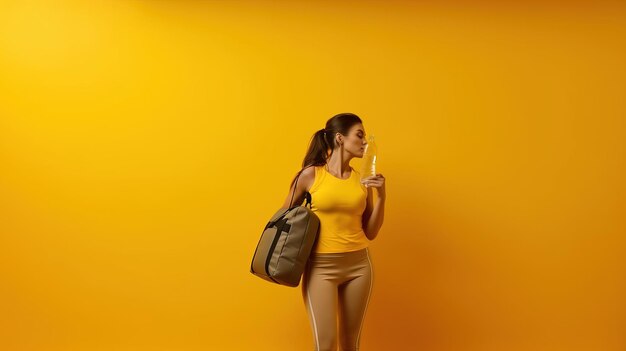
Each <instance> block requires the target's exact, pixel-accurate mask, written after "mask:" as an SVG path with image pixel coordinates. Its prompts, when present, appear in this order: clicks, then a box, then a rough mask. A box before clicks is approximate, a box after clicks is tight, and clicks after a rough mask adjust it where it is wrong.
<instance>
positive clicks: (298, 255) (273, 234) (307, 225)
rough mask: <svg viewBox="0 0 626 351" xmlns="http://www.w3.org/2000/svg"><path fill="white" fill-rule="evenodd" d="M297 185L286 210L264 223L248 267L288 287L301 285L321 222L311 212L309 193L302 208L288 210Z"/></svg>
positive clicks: (278, 212)
mask: <svg viewBox="0 0 626 351" xmlns="http://www.w3.org/2000/svg"><path fill="white" fill-rule="evenodd" d="M298 178H300V176H298ZM297 185H298V179H296V185H295V186H294V194H292V195H291V201H290V203H289V208H288V209H285V208H281V209H279V210H278V211H277V212H276V213H275V214H274V215H273V216H272V218H271V219H270V221H269V222H267V225H266V226H265V228H264V229H263V233H262V234H261V239H259V243H258V244H257V247H256V250H255V251H254V257H253V258H252V263H251V264H250V272H251V273H252V274H254V275H256V276H258V277H261V278H263V279H265V280H267V281H270V282H272V283H277V284H281V285H286V286H290V287H296V286H298V285H299V284H300V280H301V278H302V272H304V266H305V265H306V262H307V261H308V259H309V256H310V254H311V250H312V249H313V246H314V245H315V243H316V239H317V235H318V234H319V229H320V220H319V218H318V217H317V215H316V214H315V213H314V212H313V211H311V201H312V199H311V194H310V193H309V192H306V193H305V197H306V203H305V205H304V206H301V205H297V206H293V207H292V206H291V204H292V202H293V196H294V195H295V189H296V186H297ZM307 205H308V206H309V207H308V208H307Z"/></svg>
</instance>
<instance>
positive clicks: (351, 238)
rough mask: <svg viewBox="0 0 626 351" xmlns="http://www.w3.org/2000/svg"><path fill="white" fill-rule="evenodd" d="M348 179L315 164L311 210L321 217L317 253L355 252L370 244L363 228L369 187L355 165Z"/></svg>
mask: <svg viewBox="0 0 626 351" xmlns="http://www.w3.org/2000/svg"><path fill="white" fill-rule="evenodd" d="M350 169H351V170H352V171H351V172H350V177H349V178H348V179H341V178H337V177H335V176H334V175H332V174H330V173H328V171H327V170H326V168H325V166H315V181H314V182H313V185H311V189H309V193H310V194H311V198H312V201H311V211H313V212H314V213H315V214H316V215H317V216H318V217H319V219H320V232H319V234H318V238H317V243H316V244H315V246H314V247H313V249H312V252H314V253H332V252H347V251H356V250H360V249H363V248H366V247H368V246H369V242H370V240H369V239H368V238H367V237H366V236H365V232H364V231H363V224H362V223H361V219H362V218H363V212H364V211H365V207H366V200H367V188H366V187H365V185H363V184H361V182H360V175H359V173H358V172H357V171H356V170H355V169H354V168H352V167H350Z"/></svg>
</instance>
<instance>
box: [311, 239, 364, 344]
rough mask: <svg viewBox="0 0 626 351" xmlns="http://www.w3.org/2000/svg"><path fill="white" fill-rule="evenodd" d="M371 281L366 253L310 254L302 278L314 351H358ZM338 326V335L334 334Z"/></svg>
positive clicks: (358, 251)
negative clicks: (339, 347)
mask: <svg viewBox="0 0 626 351" xmlns="http://www.w3.org/2000/svg"><path fill="white" fill-rule="evenodd" d="M373 281H374V272H373V268H372V262H371V260H370V256H369V249H368V248H364V249H361V250H357V251H350V252H340V253H313V254H312V255H311V256H310V258H309V260H308V261H307V264H306V266H305V269H304V272H303V278H302V297H303V298H304V304H305V305H306V309H307V314H308V315H309V320H310V322H311V329H312V331H313V337H314V340H315V344H314V350H315V351H336V350H337V340H339V344H340V345H341V350H343V351H357V350H359V338H360V336H361V329H362V327H363V320H364V319H365V312H366V310H367V305H368V304H369V300H370V295H371V292H372V286H373ZM337 326H339V333H337Z"/></svg>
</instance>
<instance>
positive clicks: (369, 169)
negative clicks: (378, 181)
mask: <svg viewBox="0 0 626 351" xmlns="http://www.w3.org/2000/svg"><path fill="white" fill-rule="evenodd" d="M376 152H377V150H376V142H374V135H370V137H369V138H368V139H367V145H366V146H365V151H364V152H363V163H362V166H361V180H364V179H365V178H367V177H371V176H375V175H376Z"/></svg>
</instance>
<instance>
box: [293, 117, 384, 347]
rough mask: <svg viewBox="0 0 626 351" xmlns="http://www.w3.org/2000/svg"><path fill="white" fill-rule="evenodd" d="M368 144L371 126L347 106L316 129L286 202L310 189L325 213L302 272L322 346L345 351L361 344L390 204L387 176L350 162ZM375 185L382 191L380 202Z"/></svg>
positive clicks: (314, 206) (309, 309) (314, 328)
mask: <svg viewBox="0 0 626 351" xmlns="http://www.w3.org/2000/svg"><path fill="white" fill-rule="evenodd" d="M366 145H367V141H366V138H365V128H364V127H363V124H362V122H361V119H360V118H359V117H358V116H357V115H355V114H352V113H341V114H338V115H336V116H334V117H332V118H331V119H329V120H328V121H327V122H326V127H325V128H323V129H320V130H319V131H317V132H316V133H315V135H314V136H313V139H312V141H311V144H310V146H309V149H308V151H307V154H306V156H305V158H304V162H303V167H302V170H300V172H298V174H296V176H295V177H294V180H293V181H292V182H291V189H290V191H289V195H288V196H287V199H286V200H285V204H284V205H283V208H289V204H290V203H291V197H292V196H293V197H294V202H293V203H294V204H301V203H302V202H303V201H304V198H305V193H306V192H309V193H310V194H311V197H312V203H311V210H312V211H313V212H315V214H316V215H317V216H318V217H319V219H320V232H319V235H318V237H317V240H316V242H315V244H314V245H313V249H312V252H311V256H310V257H309V260H308V261H307V264H306V266H305V269H304V273H303V276H302V297H303V298H304V303H305V306H306V308H307V313H308V315H309V320H310V322H311V329H312V331H313V335H314V337H315V350H316V351H328V350H333V351H335V350H337V341H339V343H341V347H342V350H343V351H355V350H358V349H359V338H360V336H361V328H362V326H363V320H364V317H365V312H366V310H367V305H368V303H369V299H370V295H371V291H372V285H373V278H374V274H373V268H372V263H371V259H370V255H369V249H368V246H369V242H370V241H372V240H374V238H376V236H377V235H378V231H379V230H380V227H381V226H382V223H383V216H384V206H385V178H384V177H383V175H382V174H380V173H379V174H377V175H376V176H370V177H367V178H364V179H363V180H360V177H361V175H360V174H359V172H357V171H356V170H355V169H354V168H352V167H351V166H350V160H351V159H352V158H353V157H359V158H361V157H363V152H364V150H365V146H366ZM298 175H300V179H299V181H298V182H297V185H296V189H294V188H293V186H294V185H293V184H294V182H295V180H296V178H297V177H298ZM372 188H376V190H377V192H378V196H377V200H376V203H374V200H373V191H372ZM337 317H339V320H338V321H337ZM337 322H338V324H339V325H337ZM337 327H339V333H337Z"/></svg>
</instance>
